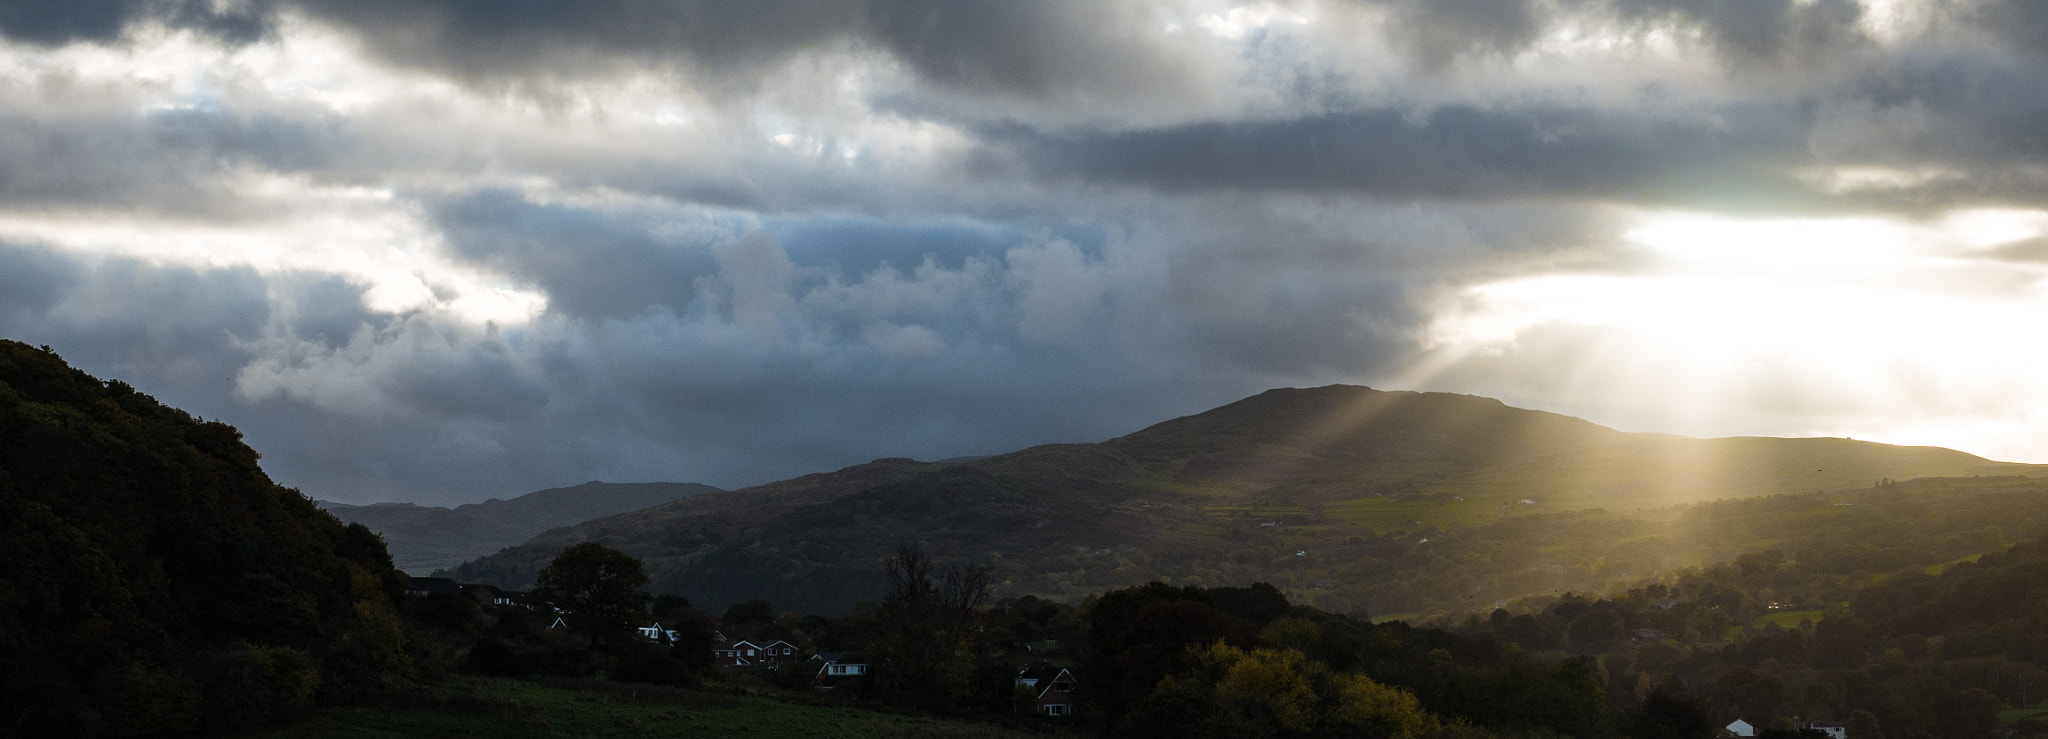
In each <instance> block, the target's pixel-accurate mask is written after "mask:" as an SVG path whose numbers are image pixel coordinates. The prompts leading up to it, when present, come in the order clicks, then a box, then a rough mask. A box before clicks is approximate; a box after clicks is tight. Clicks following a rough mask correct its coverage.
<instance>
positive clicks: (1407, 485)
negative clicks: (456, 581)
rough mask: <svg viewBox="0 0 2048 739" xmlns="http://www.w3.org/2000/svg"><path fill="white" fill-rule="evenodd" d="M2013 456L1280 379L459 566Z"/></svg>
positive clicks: (1128, 555) (517, 578)
mask: <svg viewBox="0 0 2048 739" xmlns="http://www.w3.org/2000/svg"><path fill="white" fill-rule="evenodd" d="M2028 473H2035V474H2048V472H2044V471H2043V469H2042V468H2040V467H2038V466H2029V465H2016V464H2011V463H2001V462H1994V461H1991V460H1986V459H1983V458H1981V457H1976V456H1974V455H1969V454H1966V453H1963V452H1957V451H1954V450H1946V449H1938V448H1913V447H1894V446H1889V445H1882V444H1877V443H1874V442H1857V441H1850V440H1845V439H1772V438H1768V437H1731V438H1729V439H1693V438H1689V437H1673V436H1670V435H1666V434H1643V433H1630V432H1622V431H1617V430H1614V429H1611V428H1607V427H1605V426H1600V425H1598V424H1594V423H1592V422H1590V421H1585V420H1583V419H1577V418H1572V417H1570V416H1564V415H1560V414H1555V413H1548V412H1544V411H1532V410H1527V409H1520V408H1514V407H1512V406H1508V405H1506V404H1505V403H1502V402H1500V401H1498V400H1495V399H1492V398H1483V397H1479V396H1469V395H1454V394H1449V393H1418V392H1410V391H1379V390H1373V389H1371V388H1365V387H1359V386H1350V385H1332V386H1325V387H1320V388H1306V389H1297V388H1281V389H1276V390H1271V391H1267V392H1264V393H1260V394H1258V395H1255V396H1252V397H1249V398H1245V399H1243V400H1240V401H1237V402H1234V403H1230V404H1226V405H1224V406H1220V407H1218V408H1215V409H1211V410H1209V411H1205V412H1202V413H1197V414H1191V415H1188V416H1182V417H1179V418H1175V419H1171V420H1168V421H1164V422H1161V423H1158V424H1153V425H1152V426H1148V427H1146V428H1145V429H1141V430H1139V431H1137V432H1134V433H1131V434H1126V435H1124V436H1119V437H1116V438H1113V439H1110V440H1107V441H1104V442H1099V443H1092V444H1048V445H1041V446H1035V447H1030V448H1027V449H1021V450H1017V451H1014V452H1010V453H1007V454H1000V455H994V456H990V457H985V458H976V459H972V460H969V461H965V462H956V463H943V462H917V461H915V460H907V459H882V460H876V461H875V462H870V463H867V464H865V465H855V466H853V467H849V468H846V469H844V470H840V471H836V472H826V473H816V474H812V475H806V476H803V477H800V478H793V479H791V480H785V481H781V482H776V483H769V484H767V485H761V486H756V487H752V488H745V489H741V490H736V491H728V492H723V493H715V494H709V495H704V496H697V497H693V498H688V499H684V500H681V501H676V502H673V503H668V504H664V505H662V506H657V507H654V508H650V509H646V510H643V511H637V512H632V513H626V514H620V515H615V516H611V517H607V518H604V519H598V520H594V521H590V522H586V523H583V524H579V525H576V526H572V527H567V528H563V529H558V530H554V531H550V532H546V533H544V534H542V535H540V536H536V537H535V538H534V539H533V540H531V541H529V542H527V543H525V544H522V545H520V546H517V547H512V548H509V549H507V550H506V551H504V552H500V553H498V554H496V555H493V556H491V557H486V558H482V559H479V560H476V561H473V562H470V563H467V564H465V565H463V566H462V567H460V568H458V569H457V570H456V572H457V574H458V576H461V577H466V578H470V579H478V580H482V581H486V582H497V583H499V584H502V585H508V586H519V585H522V584H524V582H526V581H527V580H530V578H531V573H533V572H535V571H537V570H538V569H539V567H540V566H542V565H544V564H545V563H546V561H547V558H549V557H552V556H553V554H554V553H556V552H559V551H560V549H561V548H562V547H564V546H568V545H570V544H574V543H577V542H580V541H584V540H594V541H600V542H603V543H605V544H607V545H608V546H613V547H616V548H620V549H623V550H625V551H627V552H629V553H632V554H634V555H635V556H639V557H642V558H643V559H646V560H647V562H648V568H649V573H650V575H652V576H653V578H654V582H653V587H654V588H655V589H657V590H663V591H668V592H677V593H681V594H684V595H686V596H688V597H690V598H691V599H692V601H693V602H702V603H705V604H706V605H712V606H715V605H719V604H723V603H728V602H735V601H737V600H745V599H748V598H753V597H768V598H771V599H772V600H776V602H778V603H781V604H787V606H788V607H793V608H799V609H808V610H820V611H829V610H837V609H840V608H844V607H846V606H849V605H851V604H852V603H853V602H855V601H857V600H860V599H861V598H863V597H870V596H869V595H868V594H870V593H873V592H879V589H880V582H881V581H880V569H879V566H878V565H877V564H876V562H877V561H878V560H879V559H880V558H881V557H882V556H885V555H886V553H887V551H888V549H889V548H891V547H893V546H894V545H895V544H896V543H898V542H902V541H918V542H922V543H923V544H924V545H925V546H926V547H927V548H928V549H929V550H931V551H933V552H934V553H935V554H937V555H938V556H940V557H941V558H942V559H946V560H950V561H970V560H972V561H981V562H985V563H986V562H994V566H995V567H996V568H997V570H998V575H999V576H1002V577H1003V578H1004V580H1002V582H1003V584H1004V587H1005V588H1006V590H1005V592H1012V593H1019V594H1021V593H1026V592H1033V593H1041V594H1052V595H1072V596H1075V597H1078V595H1079V594H1082V593H1084V592H1087V591H1088V590H1090V589H1100V588H1103V587H1114V586H1120V585H1131V584H1138V583H1142V582H1145V581H1148V580H1151V579H1155V578H1162V577H1167V578H1188V577H1206V578H1215V577H1224V576H1228V573H1230V572H1236V571H1243V572H1251V573H1254V574H1255V575H1256V576H1268V575H1271V574H1273V572H1274V571H1276V570H1282V571H1284V570H1290V569H1292V570H1298V569H1301V565H1300V564H1299V563H1297V562H1295V560H1293V559H1290V558H1289V557H1288V555H1290V554H1292V553H1293V552H1292V550H1286V549H1284V548H1282V549H1276V550H1275V552H1277V553H1270V556H1268V554H1261V555H1259V556H1260V557H1261V558H1263V559H1261V560H1260V561H1258V562H1253V563H1251V564H1249V565H1246V564H1245V563H1244V562H1240V561H1237V560H1242V559H1243V558H1244V555H1243V554H1242V553H1239V552H1237V551H1234V550H1236V549H1241V548H1242V546H1241V545H1242V542H1245V541H1254V540H1258V537H1259V536H1264V535H1265V534H1261V533H1258V532H1259V531H1264V530H1268V529H1271V527H1274V526H1280V525H1283V524H1285V525H1289V526H1295V527H1297V528H1296V529H1294V530H1295V531H1299V532H1302V533H1300V534H1299V535H1298V537H1299V538H1288V539H1287V541H1290V542H1295V543H1294V544H1290V545H1289V546H1300V547H1303V548H1302V552H1304V553H1306V552H1307V551H1308V550H1309V549H1310V548H1314V549H1317V550H1321V551H1334V550H1336V549H1338V548H1341V547H1340V545H1341V544H1342V543H1343V542H1348V541H1354V540H1358V541H1365V540H1367V539H1368V538H1372V537H1376V538H1385V537H1390V536H1397V535H1399V536H1417V535H1420V536H1424V537H1425V538H1426V533H1427V532H1428V531H1430V530H1435V529H1439V528H1442V527H1445V526H1453V525H1467V524H1473V523H1478V522H1485V521H1492V520H1495V519H1497V518H1500V517H1504V516H1511V515H1523V514H1526V513H1530V512H1536V511H1546V510H1547V511H1556V510H1581V509H1593V508H1600V507H1612V506H1626V507H1658V506H1669V505H1677V504H1682V503H1688V502H1697V501H1703V500H1709V499H1714V498H1725V497H1749V496H1756V495H1770V494H1783V493H1801V492H1811V491H1814V490H1818V489H1828V488H1835V487H1845V486H1850V485H1868V484H1870V483H1872V482H1874V481H1876V480H1879V479H1882V478H1892V479H1909V478H1917V477H1934V476H1963V477H1967V476H1971V475H1975V474H2028ZM1248 526H1249V527H1253V533H1249V534H1248V533H1246V532H1245V527H1248ZM1261 527H1263V528H1261ZM1273 530H1277V529H1273ZM1288 536H1290V537H1297V535H1296V534H1289V535H1288ZM1232 537H1236V538H1235V539H1232ZM1098 560H1102V561H1098ZM1107 560H1115V561H1117V562H1120V563H1121V564H1117V565H1114V566H1110V565H1108V564H1106V561H1107ZM1306 561H1307V560H1306V559H1304V560H1301V562H1306ZM1238 565H1244V566H1242V567H1240V566H1238ZM1309 574H1312V573H1304V574H1301V575H1299V577H1308V575H1309ZM1314 579H1315V578H1309V580H1308V581H1309V582H1313V581H1314Z"/></svg>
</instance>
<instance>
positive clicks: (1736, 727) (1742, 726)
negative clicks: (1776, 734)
mask: <svg viewBox="0 0 2048 739" xmlns="http://www.w3.org/2000/svg"><path fill="white" fill-rule="evenodd" d="M1728 733H1729V734H1731V735H1734V736H1756V727H1754V726H1751V725H1749V722H1748V721H1744V720H1742V719H1736V720H1735V723H1732V724H1729V725H1728Z"/></svg>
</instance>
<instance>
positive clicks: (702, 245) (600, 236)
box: [434, 190, 733, 318]
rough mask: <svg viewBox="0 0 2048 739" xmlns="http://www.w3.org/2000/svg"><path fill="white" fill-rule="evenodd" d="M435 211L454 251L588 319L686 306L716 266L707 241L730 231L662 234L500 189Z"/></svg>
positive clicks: (719, 238)
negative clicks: (701, 280)
mask: <svg viewBox="0 0 2048 739" xmlns="http://www.w3.org/2000/svg"><path fill="white" fill-rule="evenodd" d="M434 214H435V220H436V221H437V223H438V224H439V225H440V227H441V230H442V232H443V233H444V234H446V236H447V238H448V242H449V244H450V246H452V247H453V248H454V250H455V253H456V254H457V255H459V256H461V257H463V258H464V259H467V260H469V261H471V262H474V263H477V264H482V265H485V266H488V267H491V268H493V269H496V270H499V271H502V272H504V273H505V274H507V275H510V276H512V277H515V278H518V279H520V280H522V281H525V282H527V283H529V284H534V285H539V286H541V287H543V288H545V289H546V291H547V294H548V299H549V301H550V303H551V304H552V307H553V309H554V310H556V311H558V312H561V313H565V314H568V315H573V316H579V317H589V318H618V317H623V316H630V315H632V314H634V313H638V312H640V311H642V310H645V309H647V308H649V307H651V306H670V307H681V306H684V305H687V304H688V303H689V302H690V300H691V298H692V297H693V296H694V294H695V289H696V288H695V285H694V280H695V279H696V278H697V277H699V276H702V275H705V274H708V273H710V272H712V271H714V270H715V269H716V265H715V264H714V263H713V261H712V259H711V256H710V254H709V252H708V249H709V247H710V244H711V242H715V241H725V240H729V239H730V238H731V236H732V232H733V227H726V228H718V227H716V226H715V225H708V224H707V225H708V227H707V228H705V229H703V230H704V231H708V233H700V234H699V235H698V236H697V237H695V238H676V237H671V238H661V237H658V236H656V235H655V234H653V233H651V232H650V225H649V224H645V223H636V222H634V221H632V220H631V219H626V218H620V217H617V216H615V215H613V214H608V213H604V212H601V211H596V210H590V209H584V208H577V207H574V206H569V205H562V204H537V203H531V202H528V201H527V200H526V199H525V198H523V197H521V196H520V195H518V194H516V193H510V192H505V191H501V190H491V191H485V192H480V193H474V194H469V195H465V196H460V197H454V198H450V199H448V200H446V201H445V202H442V203H440V204H439V205H438V207H436V208H435V209H434Z"/></svg>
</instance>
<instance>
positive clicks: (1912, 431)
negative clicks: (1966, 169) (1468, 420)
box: [1404, 211, 2048, 461]
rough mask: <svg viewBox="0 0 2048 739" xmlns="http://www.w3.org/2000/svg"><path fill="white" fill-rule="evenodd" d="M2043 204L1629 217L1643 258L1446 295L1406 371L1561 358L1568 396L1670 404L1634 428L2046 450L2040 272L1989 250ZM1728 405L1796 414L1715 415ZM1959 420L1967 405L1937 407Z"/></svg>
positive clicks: (2029, 457) (1438, 379) (2046, 356)
mask: <svg viewBox="0 0 2048 739" xmlns="http://www.w3.org/2000/svg"><path fill="white" fill-rule="evenodd" d="M2042 215H2043V214H2040V213H2034V212H2020V211H1978V212H1970V213H1960V214H1955V215H1951V216H1949V217H1946V218H1943V219H1939V220H1936V221H1933V222H1928V223H1907V222H1902V221H1892V220H1885V219H1874V218H1841V219H1799V220H1777V221H1743V220H1735V219H1726V218H1717V217H1710V216H1701V215H1696V214H1672V215H1653V216H1650V217H1647V218H1646V219H1645V220H1644V222H1643V223H1641V225H1639V226H1638V227H1637V228H1635V229H1633V230H1631V231H1628V232H1627V233H1626V238H1627V239H1628V241H1629V242H1630V243H1632V244H1634V245H1635V246H1636V248H1637V249H1638V250H1639V253H1640V255H1641V256H1642V257H1644V258H1643V259H1642V260H1640V261H1638V262H1632V263H1631V264H1632V266H1631V267H1630V268H1628V269H1625V270H1611V271H1602V272H1556V273H1549V274H1538V275H1528V276H1519V277H1514V278H1510V279H1504V280H1500V281H1495V282H1490V283H1485V284H1480V285H1476V286H1472V287H1469V288H1466V289H1464V290H1462V291H1460V292H1458V293H1457V294H1455V295H1454V296H1451V297H1450V298H1449V300H1448V302H1447V303H1446V304H1445V305H1444V306H1443V307H1442V309H1441V310H1440V311H1439V312H1438V314H1437V316H1438V317H1437V319H1436V320H1435V321H1434V323H1433V324H1432V325H1431V327H1430V333H1429V335H1428V337H1427V341H1428V342H1429V343H1430V345H1431V347H1432V351H1433V352H1434V356H1432V357H1429V358H1428V359H1427V361H1426V362H1425V363H1424V364H1422V365H1420V366H1419V368H1418V369H1417V370H1416V372H1415V374H1414V375H1411V376H1410V377H1408V378H1405V379H1404V381H1405V382H1408V383H1411V386H1428V385H1431V384H1432V382H1435V383H1436V384H1439V385H1440V384H1442V383H1444V382H1452V383H1456V382H1458V380H1456V379H1453V378H1459V377H1470V376H1472V375H1474V374H1475V373H1476V374H1480V375H1484V374H1486V373H1488V372H1492V373H1501V372H1511V371H1513V370H1512V369H1508V368H1511V367H1514V366H1516V365H1517V363H1516V362H1514V361H1496V360H1511V359H1512V358H1513V357H1516V356H1522V357H1533V356H1539V355H1540V356H1544V357H1546V358H1549V359H1551V360H1556V359H1557V358H1559V357H1564V358H1566V359H1567V360H1569V361H1575V362H1576V363H1577V364H1578V366H1577V367H1574V368H1572V369H1570V370H1568V371H1564V372H1562V373H1560V374H1559V375H1558V377H1562V378H1563V379H1556V380H1553V382H1554V383H1555V384H1558V385H1561V386H1562V387H1559V388H1556V389H1557V390H1559V391H1560V392H1561V393H1562V394H1563V395H1565V396H1566V397H1572V396H1577V397H1580V398H1582V399H1586V402H1587V403H1588V404H1598V405H1611V406H1614V407H1625V406H1633V407H1654V408H1661V409H1664V410H1663V411H1661V412H1662V413H1665V414H1666V415H1664V416H1663V417H1661V418H1657V419H1654V420H1649V419H1645V420H1644V422H1645V424H1646V427H1649V428H1657V427H1656V426H1655V425H1654V424H1657V423H1676V424H1677V425H1678V426H1679V427H1678V428H1670V427H1663V428H1658V430H1670V431H1678V432H1682V433H1692V434H1698V435H1727V434H1781V435H1850V436H1855V437H1857V438H1868V439H1875V440H1882V441H1889V442H1894V443H1906V444H1936V445H1943V446H1951V445H1953V446H1957V447H1958V448H1962V449H1965V450H1966V451H1972V452H1977V453H1980V454H1987V455H1992V456H1998V457H2001V458H2004V459H2011V460H2017V461H2036V460H2040V459H2044V458H2048V452H2044V451H2043V448H2042V446H2041V442H2044V441H2048V436H2044V435H2042V434H2041V432H2039V431H2032V430H2030V429H2031V428H2038V427H2034V426H2031V425H2030V424H2029V423H2027V421H2031V420H2032V419H2034V418H2036V417H2041V416H2044V415H2048V378H2041V377H2039V376H2038V374H2039V373H2038V371H2037V368H2039V367H2040V366H2042V365H2043V363H2044V362H2048V345H2044V344H2042V343H2041V342H2039V341H2035V340H2033V336H2034V335H2035V333H2036V332H2037V331H2038V327H2039V326H2041V325H2044V322H2048V295H2044V294H2043V291H2042V289H2041V280H2042V278H2043V277H2044V270H2043V268H2042V265H2038V264H2028V263H2016V262H2010V261H2002V260H1998V259H1996V258H1994V257H1992V256H1991V252H1989V251H1987V249H1988V248H1990V247H1993V246H1996V245H1997V244H2000V243H2006V242H2011V241H2016V240H2022V239H2029V238H2037V237H2039V236H2040V235H2041V234H2042V233H2043V232H2044V231H2048V228H2044V227H2043V220H2042ZM1616 396H1622V397H1616ZM1594 398H1598V400H1594ZM1795 406H1796V407H1797V409H1798V410H1799V411H1800V412H1798V413H1794V412H1793V411H1794V407H1795ZM1816 407H1819V408H1823V409H1826V410H1827V411H1828V412H1827V413H1823V414H1819V415H1818V416H1816V414H1814V413H1812V411H1813V410H1814V409H1815V408H1816ZM1737 408H1745V409H1747V410H1749V411H1752V412H1754V411H1762V412H1765V413H1772V412H1779V413H1783V414H1784V415H1785V416H1786V417H1787V418H1794V417H1797V418H1801V419H1803V420H1801V421H1799V422H1800V423H1805V424H1809V425H1807V426H1803V427H1798V428H1772V429H1755V428H1733V427H1729V426H1726V425H1722V424H1721V423H1720V422H1719V421H1717V419H1721V418H1732V417H1734V416H1735V415H1739V414H1734V413H1731V412H1730V411H1732V410H1734V409H1737ZM1564 410H1566V411H1567V412H1570V411H1571V410H1574V409H1564ZM1576 410H1582V411H1587V414H1588V415H1591V416H1594V417H1596V418H1598V417H1599V416H1600V414H1599V413H1597V412H1591V411H1588V410H1587V409H1576ZM1817 417H1818V418H1821V419H1823V420H1820V421H1818V422H1816V421H1815V420H1814V419H1815V418H1817ZM1957 417H1967V418H1972V419H1977V421H1973V423H1972V424H1964V425H1957V424H1953V423H1946V422H1940V421H1937V420H1935V419H1939V418H1957ZM1826 419H1832V420H1826ZM1971 428H1977V429H1983V428H1997V429H2001V430H2002V431H2001V435H2000V436H1998V437H1996V438H1985V435H1984V434H1982V433H1975V432H1972V433H1968V434H1965V433H1964V432H1965V431H1968V430H1969V429H1971ZM1965 436H1968V437H1969V438H1964V437H1965Z"/></svg>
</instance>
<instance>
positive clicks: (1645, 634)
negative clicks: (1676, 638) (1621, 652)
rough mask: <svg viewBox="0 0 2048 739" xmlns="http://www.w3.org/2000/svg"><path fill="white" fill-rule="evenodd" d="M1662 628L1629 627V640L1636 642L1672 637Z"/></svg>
mask: <svg viewBox="0 0 2048 739" xmlns="http://www.w3.org/2000/svg"><path fill="white" fill-rule="evenodd" d="M1670 637H1671V635H1670V634H1667V633H1664V631H1663V630H1662V629H1629V630H1628V640H1629V641H1631V642H1635V643H1638V644H1640V643H1642V642H1653V641H1659V640H1663V639H1668V638H1670Z"/></svg>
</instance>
